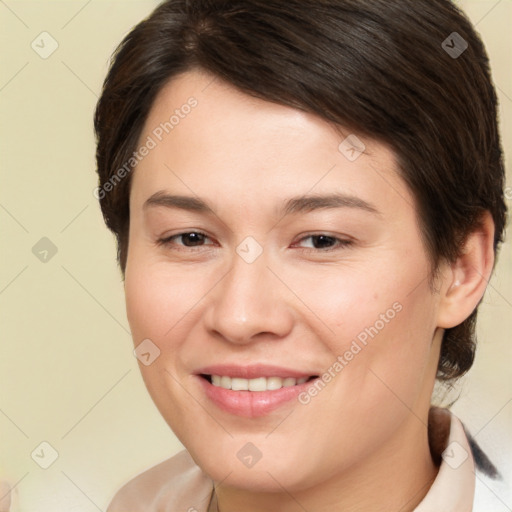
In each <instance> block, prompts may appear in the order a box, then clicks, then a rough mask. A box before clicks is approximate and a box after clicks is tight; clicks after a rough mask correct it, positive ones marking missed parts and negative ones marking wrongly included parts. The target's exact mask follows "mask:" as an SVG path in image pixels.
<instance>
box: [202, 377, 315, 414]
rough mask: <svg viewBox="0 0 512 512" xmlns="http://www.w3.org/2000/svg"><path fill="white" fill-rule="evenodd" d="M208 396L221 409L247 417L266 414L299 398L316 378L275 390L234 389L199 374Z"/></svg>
mask: <svg viewBox="0 0 512 512" xmlns="http://www.w3.org/2000/svg"><path fill="white" fill-rule="evenodd" d="M197 378H198V379H199V381H200V383H201V386H202V387H203V390H204V392H205V393H206V396H207V397H208V398H209V399H210V400H211V401H212V402H213V403H214V404H215V405H217V406H218V407H219V408H220V409H222V410H223V411H226V412H228V413H230V414H235V415H237V416H243V417H246V418H256V417H259V416H265V415H266V414H269V413H271V412H272V411H275V410H276V409H278V408H279V407H281V406H283V405H284V404H286V403H288V402H290V401H291V400H293V399H297V397H298V395H299V394H300V393H302V392H303V391H304V390H305V389H306V388H307V387H308V386H309V385H311V384H312V383H313V382H314V380H310V381H308V382H304V383H303V384H297V385H295V386H288V387H284V388H280V389H276V390H273V391H233V390H232V389H225V388H221V387H220V386H214V385H213V384H211V383H210V382H209V381H208V380H206V379H205V378H203V377H200V376H197Z"/></svg>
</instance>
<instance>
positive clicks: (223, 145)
mask: <svg viewBox="0 0 512 512" xmlns="http://www.w3.org/2000/svg"><path fill="white" fill-rule="evenodd" d="M144 145H146V146H148V147H151V149H149V150H148V151H147V152H145V153H147V154H146V155H145V156H144V157H143V158H142V159H141V160H140V162H139V163H138V164H137V167H136V169H135V171H134V176H133V183H132V198H131V199H132V205H133V204H134V203H135V204H139V203H141V202H142V201H144V200H145V199H147V197H149V196H150V195H152V194H154V193H155V192H158V191H159V190H166V191H172V192H179V193H186V194H190V195H199V196H201V197H206V198H208V199H209V200H211V202H212V203H213V204H214V205H215V203H223V205H224V206H226V207H227V206H228V205H231V206H233V207H237V206H238V207H240V205H243V206H244V208H245V209H247V208H249V207H250V206H251V205H253V206H255V207H257V208H260V209H261V208H263V207H264V206H265V205H267V204H268V206H269V208H270V207H273V204H274V203H275V202H276V201H278V200H283V199H286V198H287V197H290V196H296V195H298V194H305V193H310V194H315V193H317V194H324V193H333V192H341V193H344V194H351V195H357V196H359V197H361V198H362V199H363V200H367V201H368V202H372V203H377V204H378V205H380V208H379V209H382V210H383V211H386V210H389V212H390V213H391V212H395V213H402V214H405V215H411V214H413V213H414V212H413V211H412V210H411V208H412V204H413V198H412V197H411V194H410V193H409V191H408V189H407V187H406V186H405V183H404V182H403V180H402V179H401V178H400V176H399V174H398V172H397V166H396V159H395V155H394V154H393V152H392V151H391V150H390V149H389V148H387V147H386V146H385V145H383V144H380V143H378V142H377V141H374V140H371V139H369V138H367V137H365V136H362V135H358V134H353V133H351V131H350V130H348V129H346V128H343V127H339V126H335V125H334V124H333V123H328V122H327V121H325V120H323V119H321V118H320V117H318V116H316V115H313V114H311V113H306V112H303V111H300V110H297V109H293V108H290V107H287V106H283V105H279V104H276V103H272V102H268V101H264V100H261V99H259V98H254V97H252V96H249V95H247V94H245V93H242V92H240V91H239V90H237V89H235V88H234V87H232V86H230V85H229V84H226V83H225V82H222V81H221V80H220V79H218V78H214V77H212V76H211V75H208V74H205V73H201V72H199V71H190V72H186V73H183V74H181V75H179V76H178V77H175V78H174V79H173V80H172V81H170V82H169V83H167V84H166V86H165V87H163V88H162V90H161V91H160V92H159V94H158V95H157V97H156V99H155V101H154V103H153V105H152V108H151V110H150V112H149V115H148V117H147V120H146V122H145V125H144V128H143V131H142V134H141V136H140V139H139V146H138V147H139V148H141V147H142V146H144ZM362 149H364V151H363V152H361V150H362ZM398 203H400V204H398ZM218 206H219V207H221V205H220V204H218ZM398 206H399V207H400V208H398ZM402 210H403V211H402ZM261 211H262V210H261Z"/></svg>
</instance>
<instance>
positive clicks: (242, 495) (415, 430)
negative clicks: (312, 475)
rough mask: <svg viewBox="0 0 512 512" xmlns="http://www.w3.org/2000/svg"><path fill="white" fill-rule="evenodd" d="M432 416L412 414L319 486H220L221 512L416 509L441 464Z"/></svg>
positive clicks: (385, 511) (354, 511)
mask: <svg viewBox="0 0 512 512" xmlns="http://www.w3.org/2000/svg"><path fill="white" fill-rule="evenodd" d="M427 421H428V420H427V417H425V418H422V420H421V421H420V420H419V419H418V418H417V417H416V416H414V415H412V414H411V415H409V419H408V421H407V422H404V424H403V425H402V427H401V428H400V429H398V430H397V432H396V434H395V435H394V437H393V438H392V439H390V440H389V442H388V443H386V445H385V446H383V447H381V449H379V450H378V451H376V452H374V453H372V454H371V455H370V456H369V457H367V458H365V459H364V460H362V461H360V462H359V463H358V464H356V465H354V466H351V467H350V468H349V469H347V470H345V471H344V472H342V473H340V474H336V475H334V476H333V477H332V478H331V479H330V480H328V481H325V482H322V483H321V484H320V485H317V486H315V487H311V488H307V489H304V490H301V491H300V492H293V493H289V492H288V491H286V490H284V489H283V492H281V493H279V492H278V493H259V492H254V491H247V490H243V489H239V488H233V487H229V485H228V484H227V483H226V484H223V485H219V486H218V487H217V489H216V494H217V499H218V510H219V512H238V511H240V510H244V511H245V512H264V511H265V512H266V511H268V510H280V511H281V512H299V511H300V512H302V511H303V510H315V512H327V511H329V512H332V511H333V510H339V511H341V510H342V511H343V512H356V511H358V512H361V511H367V510H372V511H374V512H381V511H382V512H389V510H400V511H401V512H411V511H413V510H414V509H415V508H416V506H417V505H418V504H419V503H420V502H421V500H422V499H423V498H424V497H425V495H426V494H427V492H428V490H429V488H430V486H431V485H432V483H433V481H434V479H435V477H436V475H437V471H438V468H437V467H436V466H435V464H434V462H433V461H432V458H431V455H430V449H429V444H428V433H427V426H426V425H427Z"/></svg>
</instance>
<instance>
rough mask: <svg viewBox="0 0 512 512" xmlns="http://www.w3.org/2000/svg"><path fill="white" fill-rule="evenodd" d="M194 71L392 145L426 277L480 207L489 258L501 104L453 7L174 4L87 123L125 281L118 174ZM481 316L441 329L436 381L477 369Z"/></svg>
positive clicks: (114, 69) (111, 77) (444, 2)
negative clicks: (410, 200) (163, 103)
mask: <svg viewBox="0 0 512 512" xmlns="http://www.w3.org/2000/svg"><path fill="white" fill-rule="evenodd" d="M455 32H456V33H457V34H454V33H455ZM466 44H467V48H466V49H465V50H464V46H465V45H466ZM457 49H459V50H464V51H462V53H460V52H459V53H460V55H457V54H456V53H454V52H453V51H450V50H457ZM194 68H195V69H201V70H205V71H207V72H209V73H211V74H212V75H213V76H216V77H219V78H221V79H222V80H224V81H226V82H228V83H229V84H231V85H233V86H235V87H237V88H238V89H240V90H241V91H243V92H245V93H247V94H249V95H252V96H255V97H258V98H261V99H264V100H267V101H272V102H276V103H279V104H283V105H287V106H291V107H294V108H297V109H301V110H303V111H306V112H311V113H314V114H317V115H319V116H321V117H322V118H323V119H325V120H327V121H330V122H334V123H336V124H337V125H340V126H344V127H348V128H350V129H351V130H353V131H355V132H357V133H360V134H363V135H366V136H368V137H371V138H374V139H375V140H378V141H380V142H382V143H384V144H386V145H388V146H389V147H390V148H391V149H392V150H393V151H394V153H395V155H396V158H397V162H398V164H399V173H400V175H401V177H402V178H403V180H404V181H405V183H406V184H407V186H408V187H409V189H410V190H411V192H412V194H413V196H414V198H415V202H416V209H417V215H418V220H419V224H420V227H421V232H422V236H423V240H424V244H425V248H426V251H427V253H428V255H429V257H430V261H431V263H432V270H433V273H434V272H435V270H436V269H437V268H438V265H439V262H440V261H441V260H447V261H454V260H455V259H456V258H457V256H458V255H459V254H460V250H461V247H462V244H463V242H464V241H465V239H466V238H467V236H468V235H469V234H470V233H471V232H473V231H474V230H475V229H477V227H478V223H479V220H480V218H481V215H482V213H483V212H484V211H489V212H490V213H491V214H492V218H493V220H494V225H495V239H494V250H495V251H497V249H498V246H499V244H500V242H502V239H503V238H502V237H503V231H504V226H505V220H506V206H505V202H504V197H503V188H504V166H503V160H502V150H501V144H500V139H499V133H498V126H497V98H496V93H495V90H494V87H493V85H492V82H491V77H490V71H489V62H488V57H487V55H486V51H485V48H484V46H483V44H482V42H481V40H480V38H479V37H478V35H477V34H476V32H475V30H474V29H473V27H472V26H471V23H470V22H469V21H468V20H467V18H466V17H465V16H464V15H463V14H462V13H461V12H460V11H459V10H458V9H457V7H455V6H454V5H453V3H452V2H451V1H449V0H393V1H392V2H390V1H389V0H366V1H364V2H362V1H360V0H286V1H283V0H229V1H228V0H168V1H165V2H163V3H162V4H161V5H160V6H159V7H158V8H157V9H156V10H155V11H154V12H153V13H152V14H151V15H150V16H149V17H148V18H147V19H146V20H144V21H142V22H141V23H139V24H138V25H137V26H136V27H135V28H134V29H133V30H132V31H131V32H130V33H129V34H128V35H127V36H126V37H125V39H124V40H123V41H122V43H121V44H120V45H119V47H118V48H117V50H116V52H115V54H114V55H113V59H112V62H111V66H110V70H109V72H108V75H107V77H106V79H105V82H104V86H103V91H102V94H101V97H100V99H99V101H98V105H97V108H96V113H95V119H94V124H95V130H96V135H97V154H96V156H97V166H98V174H99V188H98V191H99V192H100V193H99V195H98V197H99V199H100V204H101V209H102V212H103V216H104V218H105V222H106V224H107V226H108V227H109V228H110V229H111V230H112V231H113V233H114V234H115V236H116V238H117V247H118V261H119V264H120V267H121V271H122V273H123V274H124V270H125V266H126V258H127V252H128V228H129V222H130V212H129V195H130V182H131V173H129V172H128V173H123V176H124V177H123V179H118V178H119V175H116V172H117V171H118V170H119V169H121V168H122V167H123V166H125V165H126V162H128V161H130V157H131V156H132V154H133V152H134V151H135V149H136V146H137V142H138V139H139V137H140V134H141V131H142V128H143V125H144V123H145V120H146V118H147V115H148V113H149V111H150V109H151V106H152V104H153V102H154V100H155V97H156V95H157V94H158V92H159V91H160V90H161V89H162V87H163V86H164V85H165V84H166V83H167V82H168V81H169V80H170V79H172V78H173V77H175V76H176V75H178V74H179V73H181V72H184V71H188V70H191V69H194ZM125 169H126V167H125ZM125 174H126V176H125ZM114 179H116V180H115V181H114ZM107 184H110V186H109V187H108V189H107V188H106V187H105V186H106V185H107ZM476 314H477V310H476V309H475V311H474V312H473V313H472V314H471V316H470V317H469V318H467V319H466V320H465V321H464V322H462V323H461V324H460V325H458V326H456V327H454V328H451V329H447V330H446V332H445V334H444V339H443V343H442V349H441V357H440V361H439V367H438V374H437V376H438V378H439V379H441V380H448V379H452V378H455V377H459V376H461V375H462V374H464V373H465V372H466V371H467V370H468V369H469V368H470V367H471V365H472V363H473V359H474V352H475V343H476V339H475V321H476Z"/></svg>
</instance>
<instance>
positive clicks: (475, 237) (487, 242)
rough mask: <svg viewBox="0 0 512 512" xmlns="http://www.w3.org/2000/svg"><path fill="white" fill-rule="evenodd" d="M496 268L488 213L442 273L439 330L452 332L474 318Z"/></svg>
mask: <svg viewBox="0 0 512 512" xmlns="http://www.w3.org/2000/svg"><path fill="white" fill-rule="evenodd" d="M493 265H494V222H493V220H492V216H491V214H490V213H489V212H488V211H486V212H484V214H483V215H482V217H481V219H480V224H479V226H478V228H477V229H476V230H475V231H474V232H473V233H471V234H470V235H469V236H468V238H467V240H466V242H465V243H464V247H463V250H462V254H461V255H460V256H459V258H457V260H456V261H455V262H453V263H449V264H446V267H445V269H444V272H442V275H443V278H442V284H441V286H440V294H441V297H440V304H439V310H438V319H437V320H438V324H437V325H438V327H441V328H443V329H449V328H451V327H455V326H456V325H459V324H460V323H462V322H463V321H464V320H466V318H468V317H469V315H471V313H472V312H473V310H474V309H475V308H476V307H477V306H478V304H479V302H480V300H481V299H482V297H483V295H484V293H485V289H486V288H487V284H488V283H489V279H490V277H491V273H492V269H493Z"/></svg>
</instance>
